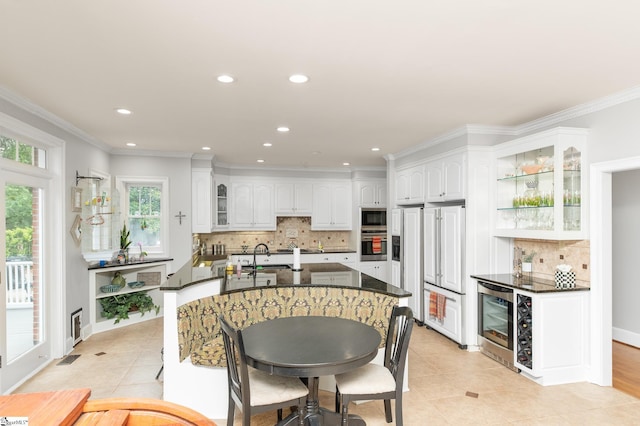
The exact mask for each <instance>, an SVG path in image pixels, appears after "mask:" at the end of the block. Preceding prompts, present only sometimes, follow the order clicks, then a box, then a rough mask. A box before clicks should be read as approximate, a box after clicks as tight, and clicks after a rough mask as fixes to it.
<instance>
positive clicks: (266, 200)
mask: <svg viewBox="0 0 640 426" xmlns="http://www.w3.org/2000/svg"><path fill="white" fill-rule="evenodd" d="M230 201H231V205H232V208H231V227H232V228H233V229H234V230H264V231H275V229H276V215H275V205H274V187H273V184H271V183H257V182H232V183H231V200H230Z"/></svg>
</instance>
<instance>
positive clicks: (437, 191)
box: [425, 153, 466, 203]
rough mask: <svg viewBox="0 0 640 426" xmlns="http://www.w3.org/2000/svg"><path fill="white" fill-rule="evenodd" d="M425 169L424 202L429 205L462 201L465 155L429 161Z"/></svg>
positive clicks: (460, 154)
mask: <svg viewBox="0 0 640 426" xmlns="http://www.w3.org/2000/svg"><path fill="white" fill-rule="evenodd" d="M425 169H426V175H427V179H426V182H427V183H426V195H425V197H426V200H427V202H430V203H437V202H445V201H457V200H464V199H465V197H466V185H465V183H466V155H465V154H464V153H459V154H452V155H448V156H446V157H443V158H441V159H438V160H434V161H430V162H428V163H427V165H426V166H425Z"/></svg>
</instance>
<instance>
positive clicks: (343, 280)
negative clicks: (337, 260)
mask: <svg viewBox="0 0 640 426" xmlns="http://www.w3.org/2000/svg"><path fill="white" fill-rule="evenodd" d="M311 283H312V284H320V285H334V284H344V285H346V286H350V285H352V284H353V274H352V273H351V272H349V271H345V272H312V273H311Z"/></svg>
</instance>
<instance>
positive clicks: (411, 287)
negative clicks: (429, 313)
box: [391, 207, 424, 323]
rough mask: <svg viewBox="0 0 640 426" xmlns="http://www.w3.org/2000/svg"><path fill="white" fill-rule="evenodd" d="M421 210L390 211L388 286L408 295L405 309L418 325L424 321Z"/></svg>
mask: <svg viewBox="0 0 640 426" xmlns="http://www.w3.org/2000/svg"><path fill="white" fill-rule="evenodd" d="M422 220H423V209H422V207H412V208H406V209H393V210H392V212H391V239H392V258H391V277H392V280H391V281H392V284H393V285H395V286H397V287H400V288H403V289H404V290H407V291H409V292H411V297H410V298H409V301H408V306H409V307H410V308H411V310H412V311H413V316H414V318H415V319H416V321H418V322H419V323H422V322H423V320H424V308H423V303H422V294H423V286H422V275H423V272H422V260H423V253H422V238H423V232H422Z"/></svg>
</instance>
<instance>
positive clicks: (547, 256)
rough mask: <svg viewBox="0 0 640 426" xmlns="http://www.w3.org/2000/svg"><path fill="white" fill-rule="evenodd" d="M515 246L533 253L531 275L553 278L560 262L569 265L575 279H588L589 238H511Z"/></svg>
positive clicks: (589, 272) (587, 280)
mask: <svg viewBox="0 0 640 426" xmlns="http://www.w3.org/2000/svg"><path fill="white" fill-rule="evenodd" d="M513 245H514V246H515V247H520V248H522V249H523V250H524V252H525V254H529V253H531V252H534V253H535V256H534V257H533V276H535V277H539V278H543V279H548V280H553V279H554V273H555V270H556V267H557V266H558V265H561V264H566V265H571V267H572V271H574V272H575V273H576V279H578V280H580V281H586V282H589V281H590V274H591V271H590V267H589V266H590V265H589V260H590V259H589V256H590V251H589V250H590V246H589V240H580V241H549V240H525V239H520V238H516V239H514V240H513Z"/></svg>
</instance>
